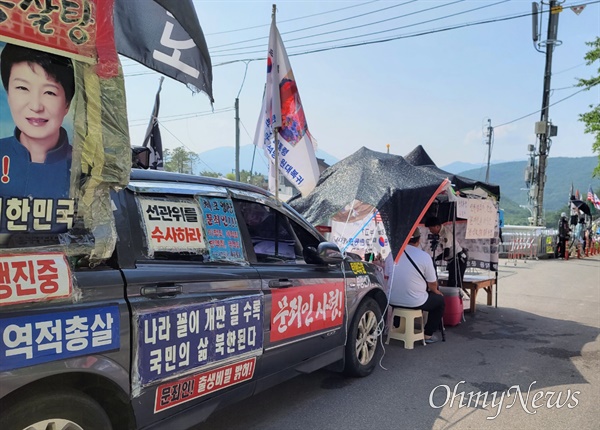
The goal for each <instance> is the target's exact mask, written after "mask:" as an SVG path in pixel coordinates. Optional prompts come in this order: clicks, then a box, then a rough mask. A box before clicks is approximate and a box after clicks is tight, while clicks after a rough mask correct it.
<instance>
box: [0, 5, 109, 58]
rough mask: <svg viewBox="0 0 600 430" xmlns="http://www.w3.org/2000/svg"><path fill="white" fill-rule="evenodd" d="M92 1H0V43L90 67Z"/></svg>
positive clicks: (94, 27)
mask: <svg viewBox="0 0 600 430" xmlns="http://www.w3.org/2000/svg"><path fill="white" fill-rule="evenodd" d="M96 12H97V8H96V2H95V1H94V0H69V1H62V2H58V1H56V2H50V1H46V2H40V1H23V0H3V1H0V40H4V41H5V42H14V41H21V42H22V43H25V44H27V45H29V46H39V47H40V48H41V49H44V50H48V51H52V52H54V53H56V54H60V55H65V56H67V57H71V58H75V59H77V60H79V61H85V62H89V63H95V62H96V55H97V54H96V36H97V31H98V26H97V24H98V22H99V20H98V16H97V14H96Z"/></svg>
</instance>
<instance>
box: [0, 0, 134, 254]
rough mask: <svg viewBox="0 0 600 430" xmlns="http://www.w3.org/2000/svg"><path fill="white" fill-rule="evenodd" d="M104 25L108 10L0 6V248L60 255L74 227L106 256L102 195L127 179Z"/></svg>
mask: <svg viewBox="0 0 600 430" xmlns="http://www.w3.org/2000/svg"><path fill="white" fill-rule="evenodd" d="M112 16H113V1H112V0H102V1H101V2H100V1H98V0H69V1H60V2H57V1H44V2H42V1H6V0H5V1H0V69H1V71H2V74H1V76H2V87H3V88H2V89H0V246H2V245H4V244H7V243H8V244H9V245H8V247H11V248H19V247H21V246H25V247H31V246H35V247H38V248H39V247H41V246H56V245H61V240H62V239H61V238H60V237H59V236H58V235H57V234H58V233H64V232H66V231H67V230H69V229H71V228H72V227H73V226H74V225H75V223H76V219H77V218H79V219H81V220H82V222H81V223H80V224H81V225H85V227H86V228H87V229H88V230H93V229H94V228H95V227H99V226H101V225H102V226H106V228H103V229H97V231H102V232H103V233H102V234H104V235H106V237H95V238H94V241H93V242H88V244H89V246H90V247H93V248H94V249H93V253H95V254H96V257H97V258H99V259H103V258H108V257H109V256H110V255H111V254H112V248H113V246H114V242H115V240H114V234H115V233H114V220H113V214H112V210H111V207H110V197H109V190H110V188H114V187H122V186H124V185H126V184H127V182H128V180H129V172H130V169H131V161H130V160H131V148H130V146H129V135H128V125H127V114H126V105H125V86H124V81H123V75H122V71H121V68H120V64H119V62H118V56H117V52H116V49H115V46H114V29H113V25H112ZM76 210H77V213H75V211H76ZM29 233H38V234H39V233H42V234H51V236H47V237H46V238H41V239H40V240H39V242H36V241H35V240H34V239H32V238H33V237H37V236H31V235H29ZM23 238H25V239H23Z"/></svg>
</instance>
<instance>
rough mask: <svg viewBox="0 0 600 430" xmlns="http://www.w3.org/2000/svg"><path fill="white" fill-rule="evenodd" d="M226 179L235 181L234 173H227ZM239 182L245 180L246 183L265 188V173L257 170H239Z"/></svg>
mask: <svg viewBox="0 0 600 430" xmlns="http://www.w3.org/2000/svg"><path fill="white" fill-rule="evenodd" d="M225 177H226V178H227V179H230V180H232V181H235V173H228V174H226V175H225ZM240 182H245V183H247V184H252V185H256V186H257V187H261V188H264V189H266V188H267V185H268V184H267V178H266V177H265V175H261V174H260V173H258V172H254V174H253V173H252V172H249V171H247V170H240Z"/></svg>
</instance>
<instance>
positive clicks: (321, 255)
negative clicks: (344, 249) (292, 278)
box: [304, 242, 344, 264]
mask: <svg viewBox="0 0 600 430" xmlns="http://www.w3.org/2000/svg"><path fill="white" fill-rule="evenodd" d="M304 260H305V261H306V262H307V263H309V264H339V263H341V262H342V261H344V257H343V256H342V253H341V252H340V249H339V248H338V246H337V245H336V244H335V243H333V242H321V243H319V246H318V247H317V248H316V249H315V248H314V247H313V246H308V247H306V248H305V249H304Z"/></svg>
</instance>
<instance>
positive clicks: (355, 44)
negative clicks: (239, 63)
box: [212, 0, 600, 59]
mask: <svg viewBox="0 0 600 430" xmlns="http://www.w3.org/2000/svg"><path fill="white" fill-rule="evenodd" d="M506 1H508V0H502V1H500V2H498V3H493V4H487V5H484V6H480V7H477V8H473V9H469V10H467V11H462V12H457V13H456V14H453V15H452V16H455V15H460V14H464V13H468V12H472V11H474V10H477V9H482V8H486V7H490V6H494V5H496V4H500V3H504V2H506ZM599 1H600V0H599ZM449 16H450V15H448V16H443V17H438V18H433V19H431V20H428V21H423V22H420V23H415V24H408V25H405V26H401V27H396V28H392V29H389V30H382V31H378V32H372V33H366V34H361V35H358V36H350V37H345V38H341V39H334V40H327V41H323V42H314V43H306V44H303V45H296V46H289V47H287V49H288V50H290V49H296V48H304V47H307V46H314V45H322V44H325V43H332V42H342V41H345V40H350V39H357V38H359V37H365V36H372V35H375V34H381V33H388V32H391V31H395V30H401V29H404V28H408V27H414V26H417V25H421V24H424V23H428V22H433V21H439V20H441V19H445V18H447V17H449ZM526 16H531V12H527V13H521V14H517V15H509V16H507V17H499V18H492V19H486V20H483V21H473V22H467V23H464V24H457V25H453V26H448V27H441V28H437V29H432V30H426V31H422V32H417V33H408V34H404V35H398V36H391V37H388V38H385V39H375V40H367V41H362V42H357V43H352V44H349V45H338V46H330V47H325V48H320V49H315V50H312V51H306V52H301V53H298V52H296V53H288V56H290V57H292V56H295V55H305V54H312V53H315V52H324V51H330V50H333V49H343V48H353V47H357V46H365V45H371V44H375V43H385V42H391V41H394V40H400V39H406V38H412V37H418V36H424V35H429V34H434V33H440V32H443V31H449V30H456V29H460V28H465V27H471V26H476V25H483V24H491V23H496V22H502V21H509V20H512V19H518V18H523V17H526ZM284 43H285V42H284ZM261 52H264V50H260V51H250V52H245V53H238V54H222V55H213V56H212V57H231V56H234V55H242V54H254V53H261ZM261 59H264V57H263V58H261Z"/></svg>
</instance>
